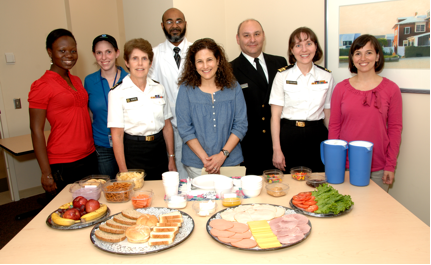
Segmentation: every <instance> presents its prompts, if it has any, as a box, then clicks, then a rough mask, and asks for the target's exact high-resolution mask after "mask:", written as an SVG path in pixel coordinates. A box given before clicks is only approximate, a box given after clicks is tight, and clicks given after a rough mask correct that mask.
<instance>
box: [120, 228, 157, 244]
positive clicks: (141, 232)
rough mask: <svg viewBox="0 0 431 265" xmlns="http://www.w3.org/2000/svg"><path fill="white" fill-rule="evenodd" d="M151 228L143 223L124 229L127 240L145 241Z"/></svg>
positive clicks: (133, 241)
mask: <svg viewBox="0 0 431 265" xmlns="http://www.w3.org/2000/svg"><path fill="white" fill-rule="evenodd" d="M150 231H151V229H150V228H149V227H148V226H145V225H133V226H131V227H129V228H127V229H126V237H127V241H129V242H130V243H145V242H147V241H148V239H149V238H150Z"/></svg>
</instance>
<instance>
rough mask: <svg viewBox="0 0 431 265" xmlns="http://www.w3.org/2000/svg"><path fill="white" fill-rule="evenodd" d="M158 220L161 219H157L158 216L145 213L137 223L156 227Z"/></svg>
mask: <svg viewBox="0 0 431 265" xmlns="http://www.w3.org/2000/svg"><path fill="white" fill-rule="evenodd" d="M158 222H159V220H157V217H156V216H155V215H152V214H144V215H142V216H140V217H139V218H138V220H136V224H137V225H145V226H148V227H150V228H153V227H155V226H156V224H157V223H158Z"/></svg>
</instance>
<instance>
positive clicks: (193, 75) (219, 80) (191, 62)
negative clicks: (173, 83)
mask: <svg viewBox="0 0 431 265" xmlns="http://www.w3.org/2000/svg"><path fill="white" fill-rule="evenodd" d="M203 49H208V50H210V51H212V52H213V54H214V57H215V58H216V59H217V60H218V61H219V65H218V68H217V72H216V76H215V83H216V86H217V87H220V88H221V89H222V90H223V88H224V87H227V88H234V87H235V83H236V79H235V76H234V75H233V72H232V67H231V65H230V64H229V62H228V61H227V59H226V56H225V54H224V50H223V48H222V47H221V46H220V45H218V44H217V43H216V42H215V41H214V40H213V39H210V38H205V39H200V40H197V41H195V42H194V43H193V44H192V45H191V46H190V47H189V50H188V52H187V56H186V59H185V60H186V61H185V65H184V71H183V73H182V74H181V76H180V78H179V80H178V84H180V85H181V84H185V85H187V86H191V87H193V88H195V87H198V86H200V85H201V76H200V74H199V73H198V72H197V70H196V64H195V57H196V53H198V52H199V51H200V50H203Z"/></svg>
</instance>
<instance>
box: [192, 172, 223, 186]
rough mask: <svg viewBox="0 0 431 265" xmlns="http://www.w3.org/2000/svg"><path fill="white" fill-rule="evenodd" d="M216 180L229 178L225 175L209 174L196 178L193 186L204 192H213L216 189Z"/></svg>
mask: <svg viewBox="0 0 431 265" xmlns="http://www.w3.org/2000/svg"><path fill="white" fill-rule="evenodd" d="M216 178H228V179H230V178H229V177H226V176H223V175H218V174H208V175H202V176H199V177H196V178H194V179H193V180H192V185H193V186H195V187H197V188H199V189H203V190H213V189H214V180H215V179H216Z"/></svg>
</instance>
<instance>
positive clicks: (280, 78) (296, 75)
mask: <svg viewBox="0 0 431 265" xmlns="http://www.w3.org/2000/svg"><path fill="white" fill-rule="evenodd" d="M319 81H324V82H326V83H323V82H322V84H319V83H318V82H319ZM316 82H317V83H316ZM332 91H334V79H333V77H332V74H331V73H329V72H327V71H325V70H323V69H320V68H319V67H317V66H315V65H314V64H313V66H312V67H311V70H310V72H309V73H308V74H307V75H305V76H304V75H303V74H302V73H301V70H299V68H298V66H297V65H296V64H295V66H293V67H292V68H290V69H288V70H285V71H283V72H278V73H277V74H276V76H275V78H274V82H273V84H272V89H271V95H270V98H269V104H270V105H277V106H283V110H282V112H281V118H282V119H288V120H307V121H315V120H321V119H324V118H325V114H324V112H323V109H330V107H331V96H332Z"/></svg>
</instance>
